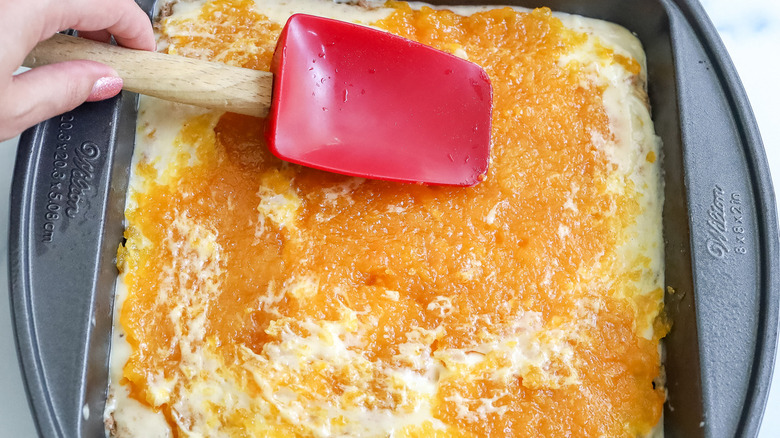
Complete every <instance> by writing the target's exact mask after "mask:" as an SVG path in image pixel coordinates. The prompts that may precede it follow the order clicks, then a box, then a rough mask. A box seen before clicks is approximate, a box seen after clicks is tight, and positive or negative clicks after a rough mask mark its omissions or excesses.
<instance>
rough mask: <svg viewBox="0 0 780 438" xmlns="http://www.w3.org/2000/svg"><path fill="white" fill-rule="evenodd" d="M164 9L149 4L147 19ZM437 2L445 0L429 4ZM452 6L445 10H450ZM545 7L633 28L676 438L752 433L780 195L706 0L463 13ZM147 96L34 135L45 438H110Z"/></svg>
mask: <svg viewBox="0 0 780 438" xmlns="http://www.w3.org/2000/svg"><path fill="white" fill-rule="evenodd" d="M152 3H153V0H140V1H139V4H141V6H142V7H143V8H144V9H145V10H147V11H149V12H150V13H151V11H152V9H153V4H152ZM434 3H436V2H434ZM443 3H444V2H443ZM452 3H453V4H454V3H458V4H472V5H478V4H496V3H504V4H517V5H519V6H525V7H539V6H549V7H550V8H552V9H553V10H556V11H563V12H571V13H576V14H581V15H584V16H589V17H594V18H601V19H605V20H608V21H612V22H616V23H618V24H621V25H623V26H625V27H626V28H628V29H629V30H631V31H632V32H634V33H635V34H636V35H637V36H638V37H639V39H640V40H641V41H642V43H643V44H644V47H645V51H646V53H647V64H648V76H649V95H650V102H651V105H652V108H653V119H654V121H655V126H656V132H657V133H658V135H660V136H661V138H662V140H663V153H664V160H663V163H664V171H665V196H666V200H665V203H664V211H663V226H664V236H665V254H666V283H667V286H668V288H667V294H666V311H667V312H668V314H669V316H670V317H671V319H672V321H673V326H672V329H671V332H670V333H669V335H668V336H667V337H666V338H665V349H666V359H665V364H666V374H667V388H668V401H667V403H666V405H665V410H664V431H665V434H666V436H668V437H686V438H693V437H732V436H741V437H742V436H744V437H752V436H755V435H757V433H758V429H759V426H760V424H761V418H762V415H763V411H764V406H765V404H766V398H767V394H768V392H769V384H770V381H771V375H772V367H773V362H774V357H775V348H776V343H777V328H778V303H779V298H780V293H779V288H780V283H779V281H780V279H779V277H778V272H780V270H778V267H780V257H779V255H778V229H777V217H776V212H775V198H774V193H773V189H772V186H771V179H770V175H769V170H768V165H767V162H766V156H765V153H764V150H763V146H762V144H761V139H760V137H759V134H758V128H757V125H756V122H755V119H754V117H753V114H752V112H751V109H750V105H749V104H748V101H747V98H746V96H745V92H744V90H743V89H742V86H741V84H740V81H739V78H738V77H737V74H736V71H735V69H734V67H733V65H732V64H731V62H730V60H729V57H728V55H727V53H726V51H725V49H724V47H723V44H722V43H721V42H720V40H719V38H718V36H717V33H716V31H715V29H714V28H713V26H712V24H711V23H710V21H709V20H708V18H707V17H706V15H705V13H704V10H703V9H702V7H701V6H700V5H699V4H698V2H697V1H696V0H591V1H583V0H548V1H537V0H516V1H506V2H505V1H501V2H496V1H486V2H482V1H457V0H455V1H453V2H452ZM135 114H136V97H135V96H134V95H132V94H128V93H124V94H123V95H122V96H119V97H116V98H114V99H110V100H108V101H104V102H98V103H89V104H85V105H83V106H81V107H79V108H77V109H75V110H74V111H71V112H69V113H67V114H64V115H62V116H59V117H56V118H53V119H51V120H48V121H46V122H43V123H41V124H40V125H38V126H36V127H34V128H31V129H30V130H28V131H26V132H25V133H24V134H23V135H22V138H21V141H20V143H19V152H18V156H17V162H16V168H15V170H14V180H13V187H12V194H11V221H10V240H9V241H10V257H9V261H10V283H11V301H12V311H13V319H14V323H15V331H16V341H17V347H18V353H19V359H20V364H21V367H22V371H23V375H24V379H25V384H26V388H27V394H28V398H29V401H30V407H31V409H32V412H33V416H34V418H35V420H36V424H37V427H38V431H39V433H40V434H41V435H43V436H47V437H79V436H81V437H95V436H102V435H103V434H104V432H103V416H102V413H103V410H104V407H105V400H106V393H107V380H108V371H107V369H108V353H109V350H110V348H109V347H110V345H109V344H110V338H111V336H110V332H111V323H112V303H113V291H114V282H115V280H116V275H117V270H116V267H115V256H116V250H117V246H118V245H119V243H120V242H121V240H122V230H123V207H124V199H125V191H126V188H127V181H128V176H129V167H130V160H131V156H132V149H133V143H134V133H135Z"/></svg>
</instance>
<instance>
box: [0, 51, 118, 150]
mask: <svg viewBox="0 0 780 438" xmlns="http://www.w3.org/2000/svg"><path fill="white" fill-rule="evenodd" d="M121 89H122V79H121V78H119V77H118V75H117V73H116V71H114V69H112V68H111V67H108V66H106V65H103V64H100V63H98V62H93V61H68V62H61V63H57V64H49V65H45V66H42V67H36V68H34V69H32V70H29V71H27V72H24V73H22V74H19V75H16V76H14V77H13V78H12V80H11V82H10V83H9V84H8V87H7V88H6V90H5V91H4V92H2V93H0V94H1V95H2V96H3V105H2V108H0V121H2V125H0V137H3V136H4V135H3V134H6V135H8V134H9V133H8V132H5V131H10V135H11V136H13V135H15V133H18V132H21V131H22V130H24V129H26V128H28V127H30V126H32V125H34V124H36V123H38V122H41V121H43V120H46V119H48V118H51V117H54V116H56V115H59V114H62V113H64V112H67V111H70V110H72V109H73V108H75V107H77V106H79V105H80V104H82V103H83V102H85V101H96V100H102V99H107V98H109V97H113V96H115V95H117V94H118V93H119V92H120V91H121Z"/></svg>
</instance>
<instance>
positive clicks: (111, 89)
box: [87, 76, 122, 102]
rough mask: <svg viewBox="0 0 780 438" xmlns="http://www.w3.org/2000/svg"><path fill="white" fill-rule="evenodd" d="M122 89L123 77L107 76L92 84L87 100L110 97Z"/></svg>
mask: <svg viewBox="0 0 780 438" xmlns="http://www.w3.org/2000/svg"><path fill="white" fill-rule="evenodd" d="M120 91H122V78H118V77H116V76H106V77H103V78H100V79H98V80H97V81H95V85H93V86H92V91H91V92H90V93H89V97H87V102H96V101H98V100H104V99H108V98H109V97H114V96H116V95H117V94H118V93H119V92H120Z"/></svg>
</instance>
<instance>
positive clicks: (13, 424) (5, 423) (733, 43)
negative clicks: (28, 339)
mask: <svg viewBox="0 0 780 438" xmlns="http://www.w3.org/2000/svg"><path fill="white" fill-rule="evenodd" d="M701 1H702V4H703V5H704V7H705V9H707V11H708V13H709V14H710V16H711V18H712V20H713V22H714V23H715V25H716V27H717V28H718V31H719V32H720V33H721V37H722V38H723V41H724V42H725V44H726V47H727V48H728V50H729V52H730V53H731V56H732V59H733V61H734V63H735V64H736V66H737V70H738V71H739V74H740V77H741V78H742V82H743V84H744V86H745V89H746V90H747V93H748V96H749V97H750V101H751V104H752V106H753V111H754V112H755V114H756V117H757V119H758V124H759V127H760V129H761V134H762V137H763V140H764V145H765V147H766V150H767V156H768V158H769V166H770V168H771V170H772V175H773V180H774V185H775V187H777V188H780V122H778V120H777V119H776V118H777V115H778V112H777V111H776V106H777V102H778V101H780V80H778V78H779V77H780V59H779V58H778V54H779V53H780V52H778V47H780V2H778V1H777V0H743V1H741V2H734V1H732V0H701ZM497 3H499V2H497ZM737 5H738V6H737ZM17 141H18V139H13V140H10V141H7V142H2V143H0V394H2V397H0V438H11V437H13V438H24V437H32V436H35V427H34V425H33V422H32V417H31V415H30V410H29V407H28V405H27V399H26V396H25V393H24V388H23V385H22V377H21V374H20V372H19V365H18V361H17V358H16V347H15V345H14V340H13V331H12V328H11V316H10V309H9V300H8V297H7V295H8V196H9V191H10V185H11V173H12V170H13V165H14V158H15V156H16V143H17ZM778 362H779V363H780V361H778ZM778 414H780V372H775V375H774V379H773V384H772V390H771V392H770V394H769V402H768V404H767V407H766V413H765V415H764V422H763V425H762V427H761V432H760V434H759V436H760V437H761V438H775V437H780V415H778Z"/></svg>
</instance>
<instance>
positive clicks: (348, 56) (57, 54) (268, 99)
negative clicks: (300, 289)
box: [25, 14, 492, 186]
mask: <svg viewBox="0 0 780 438" xmlns="http://www.w3.org/2000/svg"><path fill="white" fill-rule="evenodd" d="M70 59H91V60H95V61H99V62H103V63H105V64H108V65H110V66H112V67H113V68H114V69H115V70H116V71H117V72H118V73H119V75H120V76H121V77H122V78H123V80H124V84H125V89H127V90H129V91H135V92H139V93H142V94H147V95H151V96H156V97H160V98H163V99H167V100H173V101H177V102H182V103H188V104H192V105H199V106H203V107H208V108H215V109H221V110H226V111H232V112H237V113H243V114H249V115H253V116H260V117H265V116H267V117H266V126H265V131H266V138H267V140H268V144H269V147H270V148H271V151H272V152H273V153H274V154H275V155H277V156H278V157H279V158H281V159H283V160H287V161H290V162H293V163H298V164H302V165H306V166H310V167H314V168H317V169H323V170H328V171H332V172H337V173H342V174H347V175H355V176H362V177H367V178H376V179H385V180H392V181H405V182H422V183H429V184H447V185H458V186H471V185H474V184H476V183H477V182H479V181H480V179H482V178H483V177H484V175H485V173H486V171H487V166H488V160H489V153H490V151H489V149H490V113H491V107H492V90H491V86H490V82H489V80H488V77H487V74H486V73H485V72H484V70H482V69H481V68H480V67H479V66H477V65H476V64H473V63H470V62H468V61H465V60H462V59H460V58H457V57H455V56H452V55H450V54H447V53H444V52H441V51H438V50H435V49H432V48H430V47H428V46H425V45H422V44H418V43H415V42H412V41H409V40H406V39H404V38H401V37H398V36H395V35H391V34H389V33H386V32H382V31H379V30H375V29H371V28H368V27H364V26H358V25H354V24H350V23H345V22H342V21H336V20H330V19H325V18H321V17H315V16H311V15H302V14H299V15H294V16H292V17H291V18H290V19H289V21H288V22H287V24H286V26H285V27H284V29H283V31H282V34H281V37H280V38H279V42H278V45H277V47H276V52H275V54H274V62H273V65H272V69H271V70H272V72H271V73H268V72H258V71H254V70H248V69H242V68H237V67H230V66H226V65H223V64H217V63H210V62H205V61H199V60H194V59H189V58H182V57H176V56H170V55H163V54H158V53H151V52H143V51H135V50H129V49H123V48H119V47H115V46H110V45H107V44H102V43H96V42H92V41H87V40H83V39H79V38H73V37H67V36H64V35H55V37H53V38H51V39H49V40H47V41H44V42H42V43H40V44H39V45H38V46H37V47H36V48H35V49H34V50H33V52H31V54H30V55H29V56H28V57H27V60H26V61H25V65H28V66H31V67H32V66H37V65H43V64H49V63H52V62H58V61H64V60H70Z"/></svg>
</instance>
